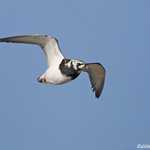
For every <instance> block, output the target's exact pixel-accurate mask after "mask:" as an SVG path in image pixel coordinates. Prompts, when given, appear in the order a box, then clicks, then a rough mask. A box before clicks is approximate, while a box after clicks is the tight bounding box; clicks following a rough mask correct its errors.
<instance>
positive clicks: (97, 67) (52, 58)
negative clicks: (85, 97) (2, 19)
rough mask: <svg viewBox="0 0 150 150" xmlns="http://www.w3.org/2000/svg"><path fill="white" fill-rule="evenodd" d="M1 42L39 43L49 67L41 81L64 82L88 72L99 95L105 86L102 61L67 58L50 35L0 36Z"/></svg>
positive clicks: (96, 93) (94, 89)
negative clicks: (86, 61) (92, 61)
mask: <svg viewBox="0 0 150 150" xmlns="http://www.w3.org/2000/svg"><path fill="white" fill-rule="evenodd" d="M0 42H10V43H24V44H36V45H39V46H40V47H41V48H42V50H43V52H44V53H45V56H46V58H47V63H48V69H47V70H46V72H45V73H43V74H42V75H41V76H40V77H39V78H38V81H39V82H41V83H50V84H55V85H57V84H63V83H66V82H69V81H71V80H73V79H75V78H76V77H78V76H79V75H80V73H81V72H87V73H88V75H89V79H90V82H91V85H92V88H93V91H94V92H95V96H96V97H99V96H100V95H101V92H102V90H103V87H104V80H105V69H104V67H103V66H102V65H101V64H100V63H85V62H83V61H81V60H76V59H67V58H64V56H63V55H62V53H61V51H60V48H59V43H58V40H57V39H56V38H54V37H51V36H48V35H21V36H12V37H6V38H0Z"/></svg>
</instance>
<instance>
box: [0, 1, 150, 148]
mask: <svg viewBox="0 0 150 150" xmlns="http://www.w3.org/2000/svg"><path fill="white" fill-rule="evenodd" d="M149 15H150V1H149V0H113V1H112V0H92V1H90V0H89V1H86V0H82V1H80V0H76V1H72V0H62V1H58V0H42V1H41V0H39V1H36V0H24V1H20V0H13V1H8V0H1V5H0V20H1V21H0V36H1V37H5V36H9V35H19V34H32V33H34V34H35V33H39V34H49V35H53V36H56V37H57V38H58V39H59V42H60V46H61V49H62V52H63V54H64V55H65V56H66V57H68V58H79V59H83V60H84V61H87V62H100V63H102V64H103V65H104V67H105V68H106V71H107V74H106V83H105V87H104V91H103V93H102V96H101V97H100V99H98V100H97V99H95V97H94V94H93V93H92V91H91V89H90V84H89V79H88V76H87V75H86V74H84V73H83V74H81V75H80V77H78V79H76V80H74V81H72V82H70V83H68V84H66V85H61V86H53V85H50V86H44V85H41V84H39V83H37V82H36V78H37V77H38V76H39V75H40V74H42V73H43V72H44V71H45V69H46V67H47V66H46V63H45V58H44V55H43V53H42V51H41V50H40V48H39V47H37V46H31V45H17V44H3V43H2V44H0V68H1V69H0V83H1V84H0V91H1V92H0V120H1V122H0V149H2V150H10V149H11V150H20V149H22V150H33V149H36V150H41V149H44V150H48V149H52V150H60V149H62V150H77V149H78V150H84V149H86V150H91V149H92V150H100V149H103V150H108V149H109V150H114V149H117V150H120V149H126V150H133V149H136V146H137V144H150V140H149V139H150V135H149V130H150V118H149V106H150V102H149V100H150V94H149V88H150V86H149V83H150V79H149V77H150V69H149V56H150V52H149V49H150V42H149V39H150V28H149V26H150V20H149Z"/></svg>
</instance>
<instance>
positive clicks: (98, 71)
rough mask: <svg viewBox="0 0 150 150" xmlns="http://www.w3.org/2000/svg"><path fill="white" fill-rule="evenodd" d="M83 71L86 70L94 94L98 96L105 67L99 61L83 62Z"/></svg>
mask: <svg viewBox="0 0 150 150" xmlns="http://www.w3.org/2000/svg"><path fill="white" fill-rule="evenodd" d="M83 71H85V72H87V73H88V75H89V79H90V82H91V85H92V89H93V91H94V92H95V96H96V97H97V98H98V97H99V96H100V95H101V93H102V90H103V87H104V81H105V69H104V67H103V66H102V65H101V64H99V63H89V64H85V68H83Z"/></svg>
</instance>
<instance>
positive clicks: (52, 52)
mask: <svg viewBox="0 0 150 150" xmlns="http://www.w3.org/2000/svg"><path fill="white" fill-rule="evenodd" d="M0 42H10V43H24V44H36V45H38V46H40V47H41V48H42V49H43V50H44V53H45V55H46V57H47V61H48V65H49V66H50V65H51V63H52V62H54V61H57V60H62V59H63V58H64V57H63V55H62V54H61V52H60V48H59V44H58V40H57V39H56V38H54V37H50V36H48V35H19V36H11V37H5V38H0Z"/></svg>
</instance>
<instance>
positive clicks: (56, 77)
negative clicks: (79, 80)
mask: <svg viewBox="0 0 150 150" xmlns="http://www.w3.org/2000/svg"><path fill="white" fill-rule="evenodd" d="M44 77H45V78H46V83H50V84H56V85H57V84H63V83H66V82H69V81H71V77H67V76H65V75H63V74H62V73H61V72H60V70H59V69H58V68H57V67H56V66H55V67H53V66H52V67H50V68H48V70H47V71H46V72H45V73H44Z"/></svg>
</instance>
